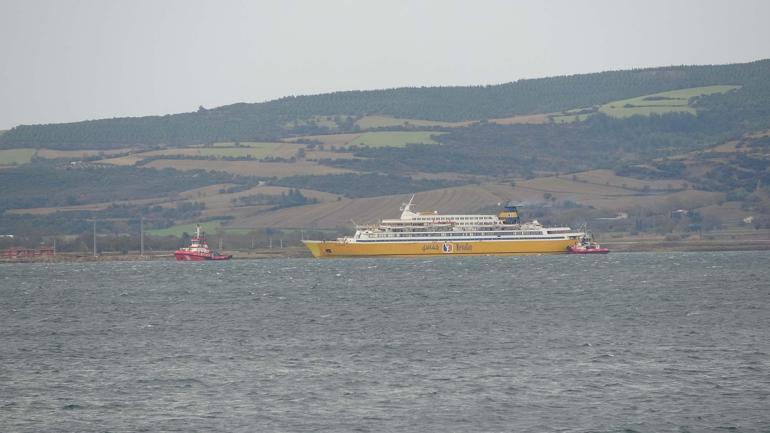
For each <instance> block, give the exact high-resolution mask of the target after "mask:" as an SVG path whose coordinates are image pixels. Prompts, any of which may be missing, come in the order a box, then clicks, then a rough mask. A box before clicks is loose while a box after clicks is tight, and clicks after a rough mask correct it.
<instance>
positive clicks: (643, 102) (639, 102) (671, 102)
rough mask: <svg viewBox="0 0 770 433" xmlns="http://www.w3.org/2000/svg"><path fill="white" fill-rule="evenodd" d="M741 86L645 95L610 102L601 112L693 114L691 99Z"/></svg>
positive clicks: (600, 109) (613, 113)
mask: <svg viewBox="0 0 770 433" xmlns="http://www.w3.org/2000/svg"><path fill="white" fill-rule="evenodd" d="M738 88H740V86H704V87H691V88H688V89H680V90H672V91H669V92H661V93H655V94H652V95H644V96H639V97H636V98H630V99H623V100H620V101H612V102H608V103H606V104H604V105H602V106H601V107H599V111H600V112H602V113H605V114H607V115H608V116H612V117H630V116H633V115H636V114H639V115H643V116H649V115H650V114H652V113H657V114H664V113H674V112H680V113H692V114H695V113H696V111H695V109H694V108H693V107H691V106H690V105H689V103H690V98H694V97H697V96H703V95H712V94H714V93H726V92H729V91H730V90H735V89H738Z"/></svg>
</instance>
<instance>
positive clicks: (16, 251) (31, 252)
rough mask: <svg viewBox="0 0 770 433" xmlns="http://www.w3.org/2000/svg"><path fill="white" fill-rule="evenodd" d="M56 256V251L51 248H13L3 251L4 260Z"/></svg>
mask: <svg viewBox="0 0 770 433" xmlns="http://www.w3.org/2000/svg"><path fill="white" fill-rule="evenodd" d="M55 255H56V251H54V249H53V248H50V247H41V248H22V247H11V248H7V249H6V250H5V251H3V258H6V259H25V258H28V257H48V256H50V257H53V256H55Z"/></svg>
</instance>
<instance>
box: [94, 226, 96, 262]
mask: <svg viewBox="0 0 770 433" xmlns="http://www.w3.org/2000/svg"><path fill="white" fill-rule="evenodd" d="M94 257H96V219H94Z"/></svg>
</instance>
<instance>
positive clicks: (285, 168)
mask: <svg viewBox="0 0 770 433" xmlns="http://www.w3.org/2000/svg"><path fill="white" fill-rule="evenodd" d="M146 167H151V168H167V167H170V168H174V169H177V170H216V171H224V172H228V173H233V174H238V175H242V176H257V177H286V176H297V175H302V174H307V175H323V174H336V173H352V170H346V169H342V168H335V167H327V166H323V165H318V164H316V163H314V162H308V161H298V162H295V163H291V164H290V163H283V162H260V161H220V160H215V161H206V160H185V159H159V160H156V161H152V162H150V163H149V164H147V165H146Z"/></svg>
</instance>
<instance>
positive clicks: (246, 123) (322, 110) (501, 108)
mask: <svg viewBox="0 0 770 433" xmlns="http://www.w3.org/2000/svg"><path fill="white" fill-rule="evenodd" d="M769 75H770V60H761V61H756V62H751V63H745V64H733V65H717V66H676V67H664V68H649V69H640V70H629V71H611V72H601V73H594V74H583V75H575V76H562V77H550V78H542V79H533V80H520V81H517V82H512V83H506V84H501V85H493V86H467V87H432V88H428V87H424V88H399V89H387V90H374V91H350V92H335V93H330V94H324V95H312V96H298V97H287V98H282V99H278V100H275V101H270V102H265V103H258V104H245V103H241V104H233V105H228V106H224V107H219V108H215V109H209V110H206V109H202V110H199V111H198V112H195V113H181V114H176V115H169V116H148V117H142V118H120V119H102V120H94V121H88V122H77V123H70V124H53V125H22V126H18V127H15V128H13V129H11V130H9V131H8V132H6V133H5V134H3V135H2V136H0V147H3V148H14V147H33V146H34V147H52V146H55V147H57V148H60V149H65V148H66V149H77V148H84V147H90V148H116V147H125V145H132V144H136V143H143V144H164V143H165V144H171V145H175V146H181V145H191V144H196V143H206V142H215V141H226V140H233V139H238V140H249V139H251V140H253V139H255V138H256V137H262V138H268V137H269V138H271V139H276V138H281V137H285V136H287V135H300V134H305V135H311V134H317V133H320V132H323V131H321V130H322V129H323V128H324V127H326V126H327V125H326V123H328V122H332V121H330V120H329V118H330V116H338V117H339V118H340V119H342V118H343V117H344V118H345V119H347V120H350V116H351V115H355V116H385V117H391V118H402V119H422V120H425V121H432V122H460V121H468V120H481V119H495V118H504V117H510V116H517V115H529V114H535V113H552V112H560V111H562V110H570V109H572V108H574V107H593V106H597V105H601V104H604V103H606V102H607V101H620V100H624V99H627V98H632V97H634V96H638V95H644V94H654V93H656V92H665V91H669V90H677V89H683V88H690V87H697V86H712V85H719V84H742V85H744V88H743V89H741V90H739V91H738V92H739V93H740V92H750V93H741V95H740V98H733V99H734V100H726V101H728V102H730V101H732V102H740V101H741V100H743V99H751V97H752V95H760V94H761V93H763V92H764V91H765V90H764V89H765V87H766V85H765V84H764V83H766V82H767V81H768V76H769ZM763 86H764V87H763ZM760 96H761V95H760ZM754 102H756V98H754ZM754 102H752V103H754ZM345 116H347V117H345ZM309 118H316V119H320V120H322V122H324V124H318V122H316V123H315V124H312V122H311V123H310V124H307V125H299V123H302V119H309ZM320 120H319V121H320ZM292 123H293V124H295V126H293V127H290V129H287V124H289V125H290V124H292ZM332 126H333V125H332Z"/></svg>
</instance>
